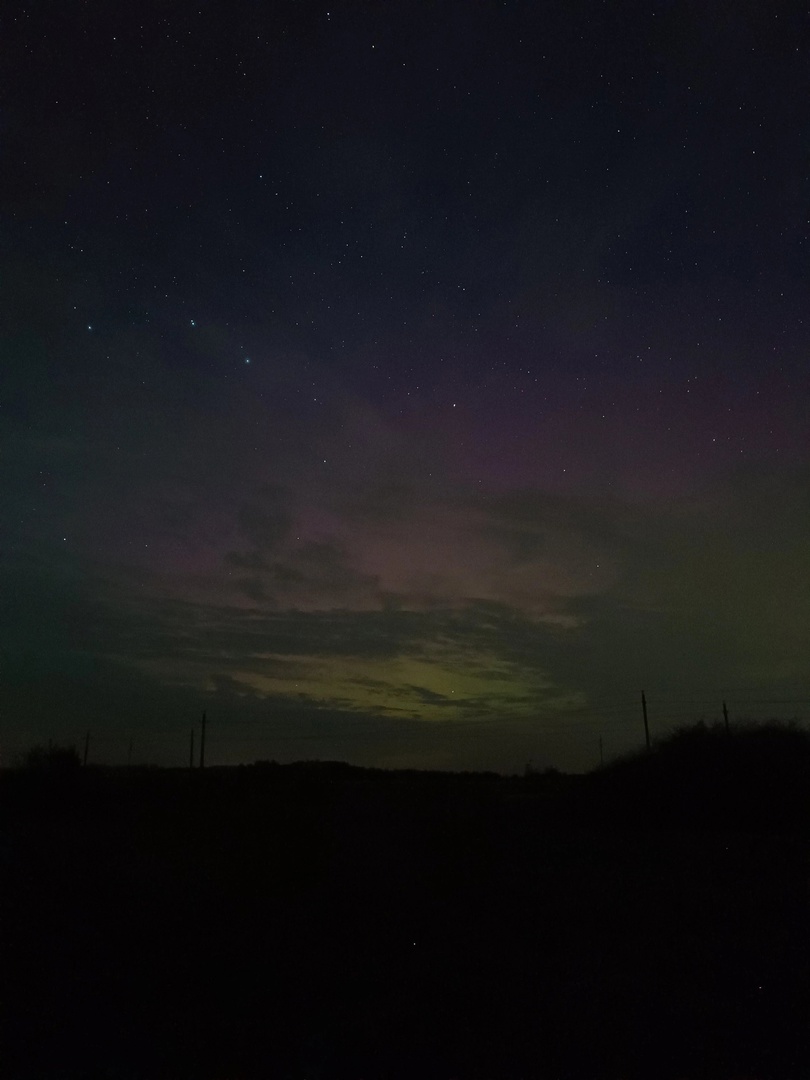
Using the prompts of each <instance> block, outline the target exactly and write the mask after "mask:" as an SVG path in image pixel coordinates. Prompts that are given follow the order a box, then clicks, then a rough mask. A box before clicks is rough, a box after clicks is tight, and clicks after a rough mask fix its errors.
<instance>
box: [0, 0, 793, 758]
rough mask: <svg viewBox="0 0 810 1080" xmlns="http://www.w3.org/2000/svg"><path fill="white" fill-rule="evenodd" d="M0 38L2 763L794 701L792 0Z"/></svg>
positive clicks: (593, 754)
mask: <svg viewBox="0 0 810 1080" xmlns="http://www.w3.org/2000/svg"><path fill="white" fill-rule="evenodd" d="M2 22H3V38H4V45H3V49H4V51H5V54H6V59H7V63H6V68H7V70H8V72H9V74H10V79H9V85H10V87H11V89H10V91H9V92H8V94H7V95H6V99H5V101H4V103H3V105H2V109H1V110H0V122H1V123H2V129H0V130H1V131H2V146H3V170H2V180H1V181H0V185H1V187H0V199H1V201H0V213H1V214H2V217H0V222H2V236H3V244H2V252H1V253H0V280H1V281H2V286H1V287H2V325H0V349H1V350H2V355H0V440H2V447H3V454H2V459H3V467H2V476H3V479H2V488H3V491H4V495H3V504H4V509H3V515H2V525H1V526H0V528H1V529H2V533H1V534H0V536H1V537H2V539H0V575H1V577H0V587H1V588H2V595H3V598H4V600H3V604H2V606H1V609H0V628H1V630H2V655H3V664H2V671H0V709H1V710H2V728H1V729H0V736H1V742H0V752H2V755H3V761H4V762H5V761H7V760H9V759H10V758H11V757H13V755H14V753H16V752H18V751H19V750H21V749H23V748H24V747H26V746H28V745H30V744H31V743H32V742H34V741H37V740H43V739H47V738H53V739H55V740H62V741H64V740H77V739H78V738H79V737H80V736H83V733H84V732H85V731H86V730H88V729H89V730H91V731H92V733H93V748H94V754H95V755H97V759H98V760H106V761H110V762H119V761H122V760H124V758H125V755H126V752H127V746H128V744H129V742H130V741H132V742H133V744H134V746H135V755H136V758H137V759H138V760H149V761H156V762H159V763H161V764H179V763H182V761H183V760H184V757H185V754H186V738H187V733H188V730H189V727H190V726H191V725H192V724H193V723H195V722H196V720H197V718H198V717H199V714H200V712H201V711H202V710H203V709H205V710H206V711H207V714H208V717H209V720H210V754H211V759H212V762H217V761H219V762H223V763H225V762H237V761H250V760H254V759H255V758H276V759H278V760H294V759H300V758H310V757H321V758H340V759H343V760H349V761H353V762H356V763H358V764H374V765H382V766H395V765H407V766H415V767H426V768H430V767H441V768H492V769H496V770H504V771H515V770H519V769H522V768H523V765H524V763H525V762H526V761H528V760H531V761H533V762H534V763H535V764H536V765H537V766H538V767H545V766H547V765H553V766H556V767H558V768H565V769H583V768H588V767H590V766H591V765H593V764H594V763H595V761H596V759H597V753H598V751H597V743H598V739H599V738H600V737H602V738H603V739H604V744H605V747H606V750H607V751H608V752H610V753H617V752H619V751H620V750H624V749H627V748H628V747H631V746H633V745H636V744H637V743H638V741H639V738H640V713H639V706H638V700H639V694H640V691H641V688H642V687H644V688H645V690H646V693H647V697H648V700H649V702H650V709H651V722H652V724H653V727H654V730H658V731H663V730H664V729H666V728H668V727H670V726H671V725H672V724H673V723H676V722H679V721H687V720H691V719H699V718H700V717H701V716H705V717H706V719H708V720H711V719H714V718H715V716H716V715H717V713H718V711H719V708H720V705H721V702H722V701H723V700H727V701H728V702H729V706H730V708H731V710H732V714H733V715H735V716H742V715H748V716H759V715H767V716H771V715H779V716H795V715H802V713H803V711H804V712H805V713H806V711H807V704H808V703H810V653H809V652H808V641H810V590H809V589H808V574H809V573H810V544H809V543H808V541H809V540H810V437H809V434H808V433H809V432H810V407H809V406H810V379H808V356H809V353H808V345H810V322H809V321H808V303H807V299H808V269H809V268H810V263H809V262H808V244H809V243H810V240H809V239H808V213H807V206H808V199H807V195H808V190H807V156H806V155H807V151H806V133H807V130H808V123H809V122H810V116H808V105H807V101H808V100H810V97H808V95H807V92H806V84H807V44H808V24H807V17H806V12H805V11H803V10H802V8H801V6H800V5H794V4H775V5H734V6H732V7H722V8H721V7H708V8H707V7H706V6H705V5H694V4H679V3H665V4H661V5H647V4H640V3H636V2H629V3H625V4H618V5H602V4H596V3H594V2H592V0H582V2H580V3H566V4H552V5H534V4H528V3H526V4H524V3H494V2H493V3H470V4H460V3H454V2H448V3H439V4H426V3H424V2H422V0H413V2H405V3H392V4H376V3H372V2H368V3H348V4H346V5H344V6H343V7H342V8H335V9H334V10H333V9H332V8H329V7H327V6H326V5H323V4H309V3H293V2H291V0H289V2H286V3H285V2H282V3H278V4H273V5H264V4H258V3H255V4H254V3H245V4H239V5H226V4H224V3H220V2H210V3H198V4H194V5H192V4H190V3H187V2H186V0H181V2H179V3H177V4H173V5H171V6H165V5H160V4H157V3H147V4H146V5H141V6H138V7H137V8H136V9H133V10H132V11H126V10H124V9H123V8H121V7H120V5H90V6H89V7H85V8H82V9H81V12H79V10H78V9H72V8H71V6H70V5H55V4H44V5H40V6H37V7H27V8H25V7H22V8H19V9H17V10H16V12H14V13H7V14H6V15H4V16H3V20H2Z"/></svg>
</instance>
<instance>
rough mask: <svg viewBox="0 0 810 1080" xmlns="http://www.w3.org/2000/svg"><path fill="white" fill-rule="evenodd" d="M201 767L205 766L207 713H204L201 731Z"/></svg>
mask: <svg viewBox="0 0 810 1080" xmlns="http://www.w3.org/2000/svg"><path fill="white" fill-rule="evenodd" d="M200 768H201V769H204V768H205V713H203V718H202V729H201V731H200Z"/></svg>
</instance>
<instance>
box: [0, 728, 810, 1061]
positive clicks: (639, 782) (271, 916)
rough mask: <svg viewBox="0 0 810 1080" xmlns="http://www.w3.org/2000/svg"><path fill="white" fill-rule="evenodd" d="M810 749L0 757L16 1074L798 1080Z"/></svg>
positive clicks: (10, 1037)
mask: <svg viewBox="0 0 810 1080" xmlns="http://www.w3.org/2000/svg"><path fill="white" fill-rule="evenodd" d="M809 839H810V754H809V753H808V745H807V741H806V739H805V737H804V736H801V735H800V734H798V733H791V732H788V731H770V732H768V731H760V732H748V733H740V734H737V735H732V736H731V737H727V736H725V735H721V734H719V733H712V732H693V733H691V734H689V735H686V736H682V737H681V738H680V739H675V740H672V741H671V742H670V743H668V744H667V745H666V746H664V747H663V748H661V749H660V750H658V751H657V752H655V753H653V754H652V755H650V756H649V757H644V758H639V759H637V760H635V761H631V762H625V763H622V764H619V765H617V766H614V767H612V768H610V769H606V770H603V771H601V772H599V773H595V774H593V775H592V776H589V777H563V776H555V775H549V776H539V777H527V778H513V779H506V778H502V777H495V776H477V775H459V776H454V775H449V774H429V773H382V772H373V771H365V770H356V769H350V768H349V767H347V766H339V765H334V766H333V765H297V766H276V765H263V766H262V765H260V766H253V767H246V768H239V769H227V770H217V769H207V770H205V771H204V772H200V771H197V772H195V773H193V774H192V773H181V772H179V771H177V772H174V771H168V770H166V771H158V770H103V769H94V768H92V767H89V768H87V769H81V770H80V769H75V770H72V771H71V770H65V771H59V770H56V771H53V770H51V771H49V770H48V769H47V768H40V769H38V770H37V769H33V770H20V771H16V772H6V773H4V774H3V775H2V776H0V875H2V876H1V878H0V884H1V886H2V894H1V900H0V903H1V904H2V907H1V909H0V910H1V912H2V973H1V974H0V979H1V980H2V984H1V985H2V998H1V999H0V1010H1V1012H0V1016H2V1048H1V1049H2V1064H0V1074H2V1076H3V1077H5V1078H8V1080H16V1078H18V1077H47V1078H52V1077H77V1078H78V1077H87V1078H90V1077H98V1078H102V1077H105V1078H119V1077H120V1078H143V1080H153V1078H154V1080H160V1078H164V1077H165V1078H173V1080H174V1078H177V1080H182V1078H201V1080H207V1078H211V1080H214V1078H217V1080H226V1078H227V1080H253V1078H274V1077H279V1078H283V1077H291V1078H296V1080H304V1078H308V1080H318V1078H322V1080H330V1078H356V1080H359V1078H361V1077H365V1078H366V1080H373V1078H378V1077H379V1078H383V1077H397V1078H400V1077H401V1078H405V1077H408V1078H411V1077H414V1078H416V1077H419V1078H425V1080H430V1078H434V1077H435V1078H443V1080H450V1078H452V1077H455V1078H457V1080H467V1078H494V1080H498V1078H503V1080H512V1078H518V1077H525V1078H534V1077H537V1078H546V1077H548V1078H556V1077H583V1078H594V1080H597V1078H601V1077H604V1078H611V1080H620V1078H622V1077H626V1078H630V1077H633V1078H635V1077H639V1078H641V1077H644V1078H668V1077H673V1078H674V1077H705V1078H711V1080H731V1078H742V1077H748V1078H762V1080H765V1078H775V1080H782V1078H788V1077H795V1078H796V1080H799V1078H806V1077H807V1076H810V1045H809V1044H810V1038H809V1037H808V1032H810V919H809V918H808V917H809V916H810V858H809V857H808V851H809V847H810V844H809Z"/></svg>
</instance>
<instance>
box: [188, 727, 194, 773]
mask: <svg viewBox="0 0 810 1080" xmlns="http://www.w3.org/2000/svg"><path fill="white" fill-rule="evenodd" d="M189 740H190V742H191V747H190V749H189V752H188V767H189V768H190V769H193V768H194V728H192V729H191V731H190V732H189Z"/></svg>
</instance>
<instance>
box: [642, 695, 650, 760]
mask: <svg viewBox="0 0 810 1080" xmlns="http://www.w3.org/2000/svg"><path fill="white" fill-rule="evenodd" d="M641 711H642V712H643V713H644V738H645V739H646V741H647V749H648V750H649V749H650V727H649V724H648V723H647V699H646V697H645V696H644V691H643V690H642V691H641Z"/></svg>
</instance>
